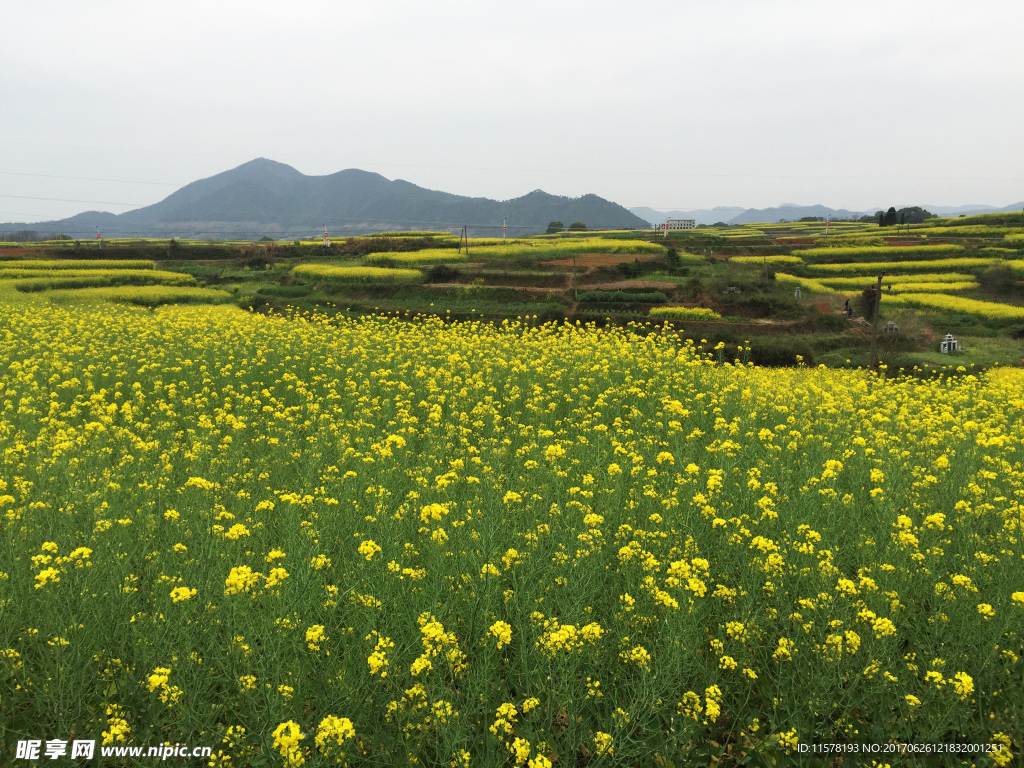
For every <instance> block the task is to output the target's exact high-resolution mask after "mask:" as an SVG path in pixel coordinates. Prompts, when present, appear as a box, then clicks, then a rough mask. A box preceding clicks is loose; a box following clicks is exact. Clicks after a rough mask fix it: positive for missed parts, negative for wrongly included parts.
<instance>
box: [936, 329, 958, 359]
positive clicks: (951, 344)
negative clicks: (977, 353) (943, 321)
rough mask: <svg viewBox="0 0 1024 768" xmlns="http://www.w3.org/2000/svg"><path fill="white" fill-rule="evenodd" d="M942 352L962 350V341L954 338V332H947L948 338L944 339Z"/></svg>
mask: <svg viewBox="0 0 1024 768" xmlns="http://www.w3.org/2000/svg"><path fill="white" fill-rule="evenodd" d="M940 351H941V352H942V354H944V355H945V354H948V353H950V352H961V351H962V350H961V349H960V342H959V341H957V340H956V339H954V338H953V334H952V333H947V334H946V338H945V339H943V340H942V347H941V350H940Z"/></svg>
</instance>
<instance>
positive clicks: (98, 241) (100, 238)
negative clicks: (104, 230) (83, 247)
mask: <svg viewBox="0 0 1024 768" xmlns="http://www.w3.org/2000/svg"><path fill="white" fill-rule="evenodd" d="M96 244H97V245H99V247H100V254H101V255H102V254H103V235H101V234H100V228H99V227H96Z"/></svg>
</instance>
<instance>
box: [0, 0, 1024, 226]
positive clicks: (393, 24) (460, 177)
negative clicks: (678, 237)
mask: <svg viewBox="0 0 1024 768" xmlns="http://www.w3.org/2000/svg"><path fill="white" fill-rule="evenodd" d="M2 8H3V14H2V16H3V26H4V30H5V33H4V35H3V43H2V45H0V221H3V220H6V221H32V220H41V219H50V218H56V217H63V216H68V215H71V214H74V213H77V212H80V211H83V210H90V209H99V210H109V211H112V212H115V213H120V212H123V211H126V210H129V209H131V208H135V207H139V206H140V205H145V204H149V203H153V202H156V201H158V200H160V199H162V198H163V197H165V196H166V195H167V194H169V193H170V192H172V191H173V190H174V189H175V188H177V187H179V186H181V185H184V184H186V183H188V182H189V181H193V180H195V179H197V178H202V177H206V176H211V175H213V174H215V173H218V172H220V171H223V170H227V169H228V168H231V167H234V166H235V165H238V164H240V163H242V162H245V161H246V160H250V159H252V158H254V157H260V156H262V157H268V158H271V159H274V160H279V161H281V162H286V163H289V164H291V165H293V166H295V167H296V168H298V169H299V170H300V171H302V172H304V173H307V174H326V173H332V172H335V171H338V170H341V169H344V168H352V167H356V168H363V169H366V170H371V171H377V172H379V173H381V174H383V175H384V176H386V177H388V178H402V179H406V180H408V181H411V182H413V183H415V184H419V185H421V186H424V187H428V188H431V189H439V190H444V191H447V192H454V193H458V194H464V195H474V196H486V197H491V198H497V199H507V198H511V197H517V196H519V195H522V194H525V193H526V192H529V191H531V190H533V189H537V188H540V189H544V190H546V191H548V192H551V193H553V194H560V195H569V196H573V197H575V196H578V195H581V194H585V193H587V192H594V193H596V194H599V195H601V196H603V197H606V198H609V199H611V200H614V201H616V202H619V203H622V204H623V205H626V206H637V205H647V206H651V207H654V208H681V209H686V208H698V207H699V208H705V207H712V206H715V205H738V206H744V207H757V208H763V207H768V206H774V205H779V204H781V203H787V202H788V203H798V204H802V205H810V204H815V203H821V204H824V205H828V206H831V207H836V208H838V207H845V208H850V209H867V208H871V209H872V210H874V207H876V206H879V205H885V206H888V205H891V204H896V205H900V204H924V203H932V204H940V205H959V204H964V203H986V204H992V205H998V206H1003V205H1007V204H1010V203H1013V202H1016V201H1018V200H1021V199H1024V130H1022V129H1024V49H1022V48H1021V40H1022V39H1024V4H1018V3H1014V2H1006V1H1005V0H1002V1H1000V2H988V1H986V0H974V2H970V3H963V2H955V3H954V2H945V1H944V0H928V1H927V2H918V1H916V0H897V1H895V2H893V0H889V1H888V2H864V1H863V0H860V1H858V2H844V3H838V2H828V0H817V1H816V2H786V1H785V0H780V1H779V2H763V1H752V2H740V1H735V0H734V1H732V2H730V1H728V0H708V1H707V2H681V1H680V0H676V1H675V2H654V1H650V0H647V1H640V2H633V3H623V2H603V0H590V2H557V0H556V1H555V2H552V0H545V1H544V2H533V1H532V0H528V1H525V2H524V1H523V0H519V1H518V2H511V3H510V2H505V3H496V2H487V1H486V0H476V2H456V1H454V0H431V1H430V2H422V1H420V2H402V1H401V0H374V1H373V2H364V1H359V2H354V1H351V2H346V1H345V0H330V1H329V2H311V1H308V0H298V1H293V2H283V1H282V2H260V1H259V0H248V1H247V2H221V1H219V0H205V1H204V2H189V1H182V0H178V1H176V2H173V3H172V2H165V3H151V2H138V0H132V1H131V2H120V1H115V0H109V1H108V0H90V2H87V3H83V2H54V1H52V0H34V1H33V2H31V3H27V2H15V0H5V2H4V3H3V6H2ZM63 177H82V178H79V179H69V178H63ZM143 182H145V183H143ZM56 198H62V199H63V200H58V199H56Z"/></svg>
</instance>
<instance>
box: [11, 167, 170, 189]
mask: <svg viewBox="0 0 1024 768" xmlns="http://www.w3.org/2000/svg"><path fill="white" fill-rule="evenodd" d="M0 174H2V175H4V176H31V177H33V178H36V179H72V180H74V181H109V182H111V183H114V184H152V185H155V186H160V187H183V186H185V184H188V183H189V182H185V184H175V183H174V182H170V181H136V180H132V179H98V178H95V177H93V176H57V175H55V174H51V173H19V172H17V171H0Z"/></svg>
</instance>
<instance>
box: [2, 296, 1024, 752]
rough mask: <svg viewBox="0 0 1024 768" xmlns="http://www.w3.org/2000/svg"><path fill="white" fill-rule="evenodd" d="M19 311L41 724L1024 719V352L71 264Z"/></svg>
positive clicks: (10, 326)
mask: <svg viewBox="0 0 1024 768" xmlns="http://www.w3.org/2000/svg"><path fill="white" fill-rule="evenodd" d="M0 338H2V339H3V341H4V343H3V345H2V346H0V407H2V409H3V418H2V420H0V457H2V458H0V530H2V533H0V617H2V621H0V679H2V680H3V683H4V684H3V688H2V690H0V718H2V721H3V723H4V725H5V729H6V732H7V733H9V734H19V736H17V737H16V738H24V736H20V734H31V735H34V734H37V733H38V734H41V733H43V731H42V730H41V728H42V727H43V726H44V725H45V734H46V736H44V738H50V737H51V736H53V737H56V736H58V735H59V736H60V737H62V738H64V737H65V735H66V734H75V738H96V739H102V740H104V743H108V744H147V743H149V744H154V743H160V742H164V741H167V742H170V743H175V742H182V743H188V744H211V745H215V746H214V756H215V760H214V762H213V763H211V764H214V765H228V764H230V765H233V766H240V765H277V766H281V765H287V766H302V765H310V766H314V765H335V764H349V765H357V764H359V765H363V764H365V765H394V764H399V763H402V764H407V763H409V762H413V763H417V764H420V765H443V766H448V765H453V766H468V765H478V764H479V765H510V766H511V765H528V766H534V768H536V766H552V765H556V766H557V765H573V764H582V763H583V762H586V761H587V760H590V761H591V763H590V764H597V762H598V761H600V763H601V764H602V765H613V764H614V765H687V764H692V763H693V762H694V760H696V759H697V758H698V757H699V759H701V760H704V763H702V764H706V763H707V760H709V759H710V758H709V757H708V756H709V755H718V756H719V757H718V758H716V759H717V760H719V761H720V762H719V764H721V765H735V764H737V763H738V762H739V761H740V760H741V759H743V758H744V757H748V756H749V757H751V759H752V760H756V761H760V762H759V763H758V764H774V765H781V764H786V763H787V762H788V761H789V760H791V759H793V756H794V755H795V754H796V750H798V749H799V747H800V746H801V745H803V744H806V743H808V742H812V741H848V742H871V741H878V740H879V738H880V737H884V738H885V739H888V738H892V739H895V740H897V741H905V742H916V743H938V742H942V743H951V742H952V741H953V740H957V741H961V742H963V743H975V744H982V743H986V744H987V743H997V744H999V745H1000V751H999V752H997V753H995V759H996V762H997V763H999V762H1000V761H1003V762H1001V763H1000V764H1007V765H1008V764H1009V763H1010V762H1011V761H1012V760H1013V759H1015V758H1012V757H1011V756H1010V755H1011V754H1016V753H1017V752H1019V750H1020V747H1021V742H1022V738H1024V733H1022V725H1021V724H1022V723H1024V686H1022V669H1024V668H1022V666H1021V665H1022V664H1024V661H1022V659H1021V657H1022V656H1024V644H1022V639H1021V638H1022V636H1021V627H1022V626H1024V563H1022V555H1024V546H1022V541H1021V526H1022V520H1024V511H1022V507H1021V504H1022V502H1024V471H1022V458H1021V450H1022V439H1024V424H1022V416H1024V372H1021V371H1018V370H1003V371H997V372H992V373H988V374H985V375H982V376H971V375H964V376H960V377H953V378H946V379H942V380H919V379H910V378H901V379H886V378H885V377H884V376H877V375H874V374H869V373H866V372H859V371H857V372H852V371H839V370H825V369H804V368H796V369H763V368H757V367H753V366H749V365H744V364H741V363H738V362H729V355H726V357H725V358H724V360H722V361H719V359H718V354H714V357H712V356H711V355H709V354H706V353H705V352H704V351H702V350H701V349H699V348H697V347H694V346H693V345H692V344H690V343H686V342H683V341H681V340H680V338H679V337H678V336H677V335H676V334H675V333H673V332H671V331H669V330H664V331H651V329H649V328H648V327H646V326H636V327H630V328H626V329H613V328H610V329H598V328H595V327H593V326H581V325H568V324H565V325H550V324H549V325H543V326H539V327H535V326H529V325H526V324H521V323H514V322H505V323H503V324H501V325H500V326H495V325H489V324H485V323H453V324H445V323H443V322H441V321H440V320H424V321H417V322H409V321H403V320H400V319H398V318H397V317H363V318H359V319H329V318H327V317H324V316H320V315H311V314H296V315H294V316H292V317H289V318H282V317H268V316H261V315H255V314H251V313H246V312H243V311H241V310H239V309H237V308H230V307H205V306H181V307H163V308H158V309H156V310H152V311H151V310H145V309H138V308H132V307H121V306H112V305H90V304H83V305H76V306H70V305H69V306H55V305H48V304H45V303H43V302H41V301H34V300H23V301H21V302H8V303H7V305H6V306H5V312H4V313H3V315H2V316H0ZM720 351H721V350H720ZM740 354H741V353H740V352H739V351H737V352H736V357H740ZM101 734H102V736H101ZM12 738H15V737H13V736H12ZM754 753H760V754H759V755H755V754H754ZM701 756H702V757H701ZM787 756H788V757H787ZM967 757H969V759H970V761H977V762H979V763H980V761H981V760H982V759H984V760H989V761H991V760H993V756H992V754H989V755H985V756H978V755H970V756H967ZM908 759H909V757H900V756H899V755H896V756H886V757H885V762H888V763H891V764H894V765H895V764H899V762H900V761H901V760H904V761H905V760H908ZM959 759H960V758H959V757H956V756H950V760H948V761H946V762H945V764H954V763H955V762H956V761H957V760H959Z"/></svg>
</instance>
